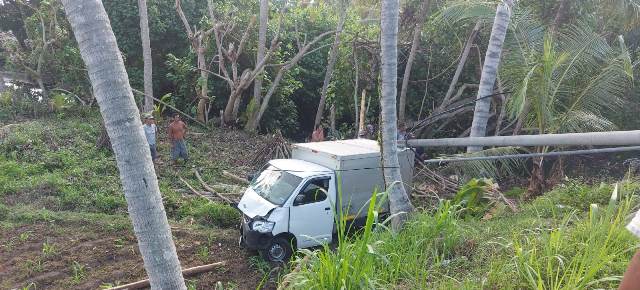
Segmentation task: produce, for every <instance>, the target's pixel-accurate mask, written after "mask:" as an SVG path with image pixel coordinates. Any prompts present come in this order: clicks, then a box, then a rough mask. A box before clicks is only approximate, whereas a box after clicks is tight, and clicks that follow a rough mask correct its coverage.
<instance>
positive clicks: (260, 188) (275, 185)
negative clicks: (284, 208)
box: [251, 166, 302, 205]
mask: <svg viewBox="0 0 640 290" xmlns="http://www.w3.org/2000/svg"><path fill="white" fill-rule="evenodd" d="M301 181H302V178H300V177H297V176H295V175H293V174H291V173H289V172H286V171H282V170H279V169H277V168H275V167H273V166H269V167H268V168H267V169H266V170H264V171H263V172H262V173H260V176H258V178H256V179H255V180H254V181H253V183H252V184H251V188H252V189H253V190H254V191H255V192H256V193H257V194H258V195H260V196H262V197H263V198H264V199H266V200H268V201H269V202H271V203H273V204H276V205H283V204H284V202H285V201H287V199H288V198H289V196H290V195H291V194H292V193H293V191H294V190H295V189H296V188H297V187H298V185H299V184H300V182H301Z"/></svg>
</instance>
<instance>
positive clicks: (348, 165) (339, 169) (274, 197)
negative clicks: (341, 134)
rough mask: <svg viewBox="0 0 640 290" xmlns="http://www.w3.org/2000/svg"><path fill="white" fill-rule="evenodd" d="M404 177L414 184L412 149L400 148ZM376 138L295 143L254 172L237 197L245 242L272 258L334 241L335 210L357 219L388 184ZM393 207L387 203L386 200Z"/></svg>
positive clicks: (361, 218)
mask: <svg viewBox="0 0 640 290" xmlns="http://www.w3.org/2000/svg"><path fill="white" fill-rule="evenodd" d="M398 157H399V160H400V167H401V171H402V179H403V180H402V181H403V183H404V185H405V187H406V188H407V190H410V187H411V180H412V177H413V159H414V154H413V151H411V150H410V149H406V148H399V153H398ZM382 174H383V173H382V166H381V159H380V148H379V145H378V143H377V142H376V141H373V140H367V139H354V140H342V141H327V142H315V143H303V144H294V145H293V146H292V158H291V159H276V160H271V161H269V162H268V163H267V165H266V166H265V168H264V170H263V171H262V172H260V173H258V174H256V175H255V177H253V178H252V182H251V185H250V186H249V187H248V188H247V190H246V192H245V193H244V195H243V196H242V199H241V200H240V202H239V203H238V209H239V210H240V211H242V213H243V218H242V223H241V229H240V232H241V237H240V243H241V245H243V246H244V247H246V248H249V249H253V250H258V251H260V253H261V254H262V256H263V257H265V258H266V259H267V260H270V261H285V260H287V259H289V257H290V256H291V254H292V253H293V251H294V250H295V249H296V248H309V247H314V246H319V245H322V244H325V243H331V242H333V241H334V236H335V233H336V231H337V229H336V221H337V219H336V216H338V217H341V216H344V217H346V219H347V221H348V222H349V223H355V224H358V223H359V222H360V221H363V220H364V219H365V218H366V214H367V205H368V201H369V200H370V198H371V196H372V194H373V193H374V192H376V191H377V192H382V191H384V190H385V186H384V179H383V175H382ZM383 211H384V212H382V213H381V214H385V213H388V204H387V205H386V206H384V209H383Z"/></svg>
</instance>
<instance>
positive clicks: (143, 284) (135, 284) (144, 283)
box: [107, 261, 227, 290]
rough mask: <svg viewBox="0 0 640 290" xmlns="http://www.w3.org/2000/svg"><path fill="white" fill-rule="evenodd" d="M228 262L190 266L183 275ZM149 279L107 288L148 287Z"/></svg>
mask: <svg viewBox="0 0 640 290" xmlns="http://www.w3.org/2000/svg"><path fill="white" fill-rule="evenodd" d="M226 264H227V262H226V261H222V262H217V263H213V264H208V265H202V266H197V267H193V268H188V269H183V270H182V276H184V277H189V276H193V275H197V274H200V273H205V272H210V271H212V270H213V269H215V268H217V267H219V266H224V265H226ZM149 286H150V284H149V279H144V280H141V281H138V282H133V283H130V284H125V285H120V286H117V287H112V288H108V289H107V290H124V289H128V290H132V289H141V288H146V287H149Z"/></svg>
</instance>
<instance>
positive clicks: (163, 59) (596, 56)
mask: <svg viewBox="0 0 640 290" xmlns="http://www.w3.org/2000/svg"><path fill="white" fill-rule="evenodd" d="M183 2H184V3H182V5H181V7H182V10H183V11H184V13H185V15H186V18H187V20H188V21H189V22H190V23H191V24H192V25H194V26H195V27H201V28H202V29H206V28H207V27H210V26H211V25H212V24H211V23H212V22H211V21H212V20H211V19H210V17H209V15H208V13H207V7H206V6H207V3H206V1H183ZM338 2H339V1H338ZM421 2H422V1H403V3H401V7H402V11H401V17H400V41H399V43H398V45H399V49H400V58H399V66H398V71H399V76H400V77H403V74H404V67H405V64H406V62H407V58H408V54H409V53H410V51H409V50H410V48H411V45H412V35H413V30H414V29H413V28H414V27H416V25H417V27H419V28H421V31H420V34H419V38H417V41H418V46H417V52H416V56H415V60H413V62H414V63H413V65H412V70H411V72H410V73H411V74H410V78H409V82H408V87H407V90H406V96H407V97H406V98H407V101H406V104H407V105H406V110H407V114H406V115H407V117H406V118H407V119H406V121H407V122H408V124H409V125H416V124H417V125H419V126H417V127H415V130H414V133H416V134H417V135H419V136H458V135H464V134H465V133H466V130H467V129H468V128H469V126H470V112H471V111H472V110H470V109H471V108H472V107H473V104H466V103H468V102H469V101H470V100H472V99H471V98H472V97H474V96H475V89H474V86H475V85H476V84H478V82H479V70H480V67H479V62H478V60H479V59H480V58H482V57H483V56H484V52H483V51H484V50H485V48H486V46H487V41H488V35H489V33H490V29H491V25H490V24H491V20H492V19H493V15H494V13H495V10H494V7H495V6H494V3H493V2H492V1H459V0H453V1H428V3H427V4H428V6H427V8H428V13H427V15H426V18H425V19H424V20H423V19H420V15H418V14H419V13H418V12H419V11H418V10H419V8H420V6H421ZM610 2H611V3H610ZM20 3H21V2H20V1H4V5H3V9H2V11H0V31H4V32H3V34H2V37H0V39H1V41H0V44H1V45H0V51H2V52H3V53H2V54H0V55H1V56H0V65H1V66H2V67H3V69H2V70H4V71H13V72H22V73H27V74H28V75H29V78H30V79H31V80H32V81H33V85H34V86H35V87H39V86H38V85H37V84H36V83H37V80H38V79H41V80H42V81H43V86H42V87H43V88H45V89H46V90H48V91H50V93H49V95H48V97H49V98H50V99H51V101H52V103H54V104H56V105H57V106H62V105H71V104H67V103H72V104H73V103H74V104H73V105H75V106H77V105H79V103H80V102H82V103H86V104H91V103H93V101H92V95H91V92H90V89H89V86H88V82H87V77H86V74H85V72H84V71H83V69H82V68H83V63H82V61H81V59H80V56H79V52H78V49H77V47H76V44H75V43H74V40H73V37H72V34H71V33H70V32H71V31H70V27H69V25H68V23H67V22H66V20H65V18H64V13H63V12H62V10H61V5H60V4H59V3H58V2H57V1H31V2H30V4H29V5H27V4H24V3H23V4H20ZM305 3H306V2H305V1H302V2H299V3H295V2H287V1H274V2H273V3H271V5H270V21H269V28H268V37H267V48H268V47H269V43H270V41H271V39H272V38H274V37H276V33H278V32H279V33H278V34H277V35H278V40H279V43H280V45H279V46H277V49H276V51H275V52H274V55H273V57H272V58H271V59H270V60H269V64H267V66H266V75H265V84H264V86H263V94H264V93H266V92H267V90H268V88H269V86H270V82H271V81H273V78H274V77H275V75H276V74H277V72H278V70H279V68H280V67H281V65H280V64H282V63H286V62H287V61H288V60H290V59H291V57H293V55H295V54H296V53H297V52H298V51H299V50H300V47H301V46H302V45H303V44H305V43H308V42H310V41H311V39H313V38H315V37H316V36H319V35H321V34H322V33H323V32H328V31H332V30H335V29H336V25H337V24H338V20H339V19H338V18H339V16H340V13H336V12H337V10H339V9H340V8H339V7H342V6H339V5H337V4H336V3H332V2H325V1H316V2H314V3H313V4H308V3H306V4H305ZM562 3H565V4H564V5H560V4H562ZM347 4H348V6H347V7H348V8H347V11H348V13H347V14H346V17H347V18H346V22H345V25H344V29H343V31H342V33H341V41H340V43H339V49H338V50H337V52H338V56H337V62H336V65H335V72H334V73H333V75H334V76H335V77H333V78H332V81H331V82H330V86H329V88H328V97H327V103H328V105H327V108H329V107H330V105H334V108H335V126H336V130H337V131H336V132H335V134H336V135H338V136H354V135H355V130H356V129H357V128H356V127H355V121H356V119H357V117H356V112H357V110H359V104H360V100H359V98H360V97H361V96H362V90H363V89H364V90H366V94H365V98H366V106H365V109H366V112H367V114H366V120H367V121H366V122H367V123H371V124H376V123H377V119H378V101H377V100H378V98H379V81H378V74H379V68H380V60H379V44H378V34H379V21H378V20H379V15H380V14H379V3H377V2H368V1H352V2H350V3H347ZM105 8H106V9H107V12H108V13H109V16H110V18H111V24H112V26H113V29H114V32H115V34H116V37H117V39H118V45H119V48H120V49H121V50H122V52H123V55H124V57H125V61H126V65H127V70H128V73H129V77H130V81H131V84H132V86H133V87H134V88H137V89H140V90H141V88H142V55H141V54H142V51H141V44H140V33H139V29H140V27H139V25H138V23H139V17H138V11H137V10H138V7H137V5H136V3H135V2H131V1H106V2H105ZM214 8H215V9H216V11H215V14H216V17H217V18H216V21H217V22H219V24H218V25H224V26H225V27H226V26H229V27H233V29H230V30H228V32H226V33H227V34H228V35H227V36H226V38H227V39H232V40H228V43H224V44H223V45H224V46H225V47H226V46H227V45H231V44H234V45H236V46H237V45H238V42H239V39H240V38H241V36H242V34H243V33H244V31H245V29H246V28H247V26H248V25H249V23H250V20H251V19H252V15H256V14H257V11H258V7H257V3H255V1H254V2H251V1H248V2H246V1H245V2H243V1H236V2H233V3H228V2H225V3H215V6H214ZM578 8H579V9H578ZM514 9H515V11H514V13H513V17H512V21H511V25H510V30H509V32H508V34H507V39H506V41H505V46H506V47H505V49H504V51H505V52H504V54H503V55H504V56H503V61H502V66H501V75H500V76H501V77H502V80H501V84H500V86H498V88H497V93H504V95H505V96H506V102H503V101H501V100H500V99H501V98H502V97H500V98H495V100H494V101H493V105H492V112H493V113H492V117H491V119H490V126H489V128H490V131H495V127H500V128H498V131H499V132H498V133H500V134H511V133H512V132H513V131H514V130H515V131H516V133H518V132H519V131H520V130H522V129H524V130H525V132H529V133H532V132H536V131H538V130H540V129H544V130H545V131H546V130H547V129H546V128H547V127H548V128H549V129H548V130H550V131H584V130H588V129H599V130H603V129H605V128H606V129H608V128H612V127H618V128H633V127H634V125H635V123H634V122H635V121H630V120H628V118H627V119H625V118H624V116H629V114H631V113H632V112H633V109H635V108H636V101H637V100H636V99H637V98H635V97H634V96H635V89H631V88H632V86H631V85H630V82H631V81H630V78H631V77H632V76H633V74H635V70H633V68H634V67H635V59H636V53H637V51H638V45H639V43H640V38H639V37H638V35H639V34H638V28H637V27H638V26H637V25H635V24H637V21H638V18H637V13H636V12H637V11H638V9H639V8H638V4H637V3H635V2H634V1H626V0H616V1H596V0H594V1H586V2H585V1H582V2H580V3H573V2H571V1H550V0H545V1H534V2H531V1H523V2H518V3H517V5H516V6H515V7H514ZM421 21H423V22H421ZM478 21H479V23H480V25H479V31H478V32H477V33H475V32H474V30H473V28H474V26H475V24H476V22H478ZM149 23H150V24H149V26H150V29H151V32H150V37H151V47H152V48H153V49H152V52H153V54H152V56H153V63H154V74H153V83H154V92H155V95H156V96H157V97H158V98H160V96H164V95H167V94H170V97H168V98H167V99H165V100H166V101H168V102H169V103H171V104H173V105H175V106H176V107H177V108H179V109H181V110H182V111H185V112H188V113H191V114H193V115H194V116H195V110H196V103H197V102H195V101H196V99H194V98H195V97H194V96H195V93H196V89H197V88H198V86H199V84H200V83H202V80H199V79H200V78H199V77H198V71H197V69H196V53H195V51H194V50H193V48H191V46H190V44H189V40H188V38H187V34H186V32H185V31H184V27H183V26H182V23H181V20H180V19H179V17H178V15H177V13H176V10H175V8H174V1H169V0H163V1H150V3H149ZM43 27H44V28H45V31H42V29H43ZM278 27H280V28H279V29H278ZM254 30H256V25H254V26H253V28H252V29H250V30H248V39H247V41H246V42H245V49H244V52H243V53H242V54H241V55H239V56H238V59H237V65H238V71H239V73H240V72H242V71H243V70H244V69H252V68H253V66H254V65H255V53H256V47H257V44H256V42H257V37H258V35H257V33H256V32H254ZM43 32H44V36H45V38H44V39H46V42H45V43H44V44H47V45H46V46H44V44H43V43H42V42H43V40H42V39H43V37H42V34H43ZM329 36H330V35H327V36H326V37H323V38H322V39H321V40H320V41H319V42H318V43H316V44H315V45H313V46H312V47H311V48H310V49H309V51H308V53H307V54H306V55H304V57H303V58H302V59H301V61H300V62H299V63H298V64H297V65H295V66H293V67H291V68H290V69H289V70H288V71H287V72H286V73H285V74H284V77H283V80H282V81H281V84H280V85H279V86H278V87H277V88H276V91H275V94H274V96H273V98H272V100H271V102H270V105H269V109H268V110H267V111H266V112H265V116H264V120H263V121H261V123H260V128H261V130H262V131H275V130H280V131H282V132H283V133H284V134H285V136H288V137H292V138H296V139H298V140H302V139H304V138H305V137H307V136H308V135H309V133H310V131H311V129H312V127H313V124H312V123H313V120H312V119H313V118H311V116H315V113H316V109H317V105H318V101H319V94H320V91H321V89H322V85H323V79H324V78H325V68H326V66H327V59H328V57H327V55H328V53H329V50H330V47H331V43H332V41H333V38H332V37H329ZM468 38H469V41H466V42H469V43H466V42H465V40H466V39H468ZM207 41H208V42H209V44H210V45H208V48H207V51H206V59H207V62H208V63H209V62H210V64H208V66H207V67H208V70H209V71H212V72H215V73H216V74H220V68H219V65H218V64H217V61H216V60H215V59H216V57H218V50H217V46H216V45H217V44H216V41H215V40H214V38H213V37H210V38H208V39H207ZM465 45H472V47H471V48H472V49H470V52H469V54H468V55H467V56H465V57H461V54H462V52H463V50H464V48H465ZM43 48H44V49H43ZM62 60H64V61H62ZM459 63H461V64H462V67H461V68H462V70H461V71H460V77H459V78H458V79H453V77H454V73H455V70H456V68H457V65H458V64H459ZM228 65H229V64H227V66H228ZM632 70H633V71H632ZM565 71H566V72H568V74H566V73H565ZM576 72H580V73H579V74H578V75H575V73H576ZM620 73H621V74H622V75H621V76H620V75H616V74H620ZM216 74H209V75H208V90H209V92H208V96H210V97H211V100H210V101H211V108H210V109H209V110H208V111H209V114H210V117H211V118H214V117H219V114H218V113H219V112H220V110H222V109H224V108H225V105H226V103H227V98H228V97H229V94H230V88H229V86H228V84H227V83H226V82H225V81H224V80H223V79H222V78H220V77H219V76H216ZM562 74H566V75H565V76H564V77H560V76H561V75H562ZM552 75H553V77H551V76H552ZM549 77H551V79H545V78H549ZM356 85H357V89H356V88H355V86H356ZM541 86H542V87H545V86H546V87H549V88H552V87H554V86H559V87H558V88H557V89H550V90H547V91H545V93H544V94H541V93H539V92H538V90H537V88H540V87H541ZM527 87H528V88H530V89H529V90H527V89H526V88H527ZM636 87H637V86H636ZM575 88H583V90H574V89H575ZM398 89H399V90H400V88H398ZM251 91H252V90H251V89H247V90H245V91H244V93H243V96H242V97H241V100H242V102H241V103H242V104H241V106H240V114H239V122H240V123H239V124H237V125H238V126H242V125H243V124H244V122H246V118H247V114H249V113H250V112H249V111H251V110H254V109H255V108H254V107H252V106H254V105H255V104H251V99H252V98H251V97H252V96H251V95H252V92H251ZM458 92H459V93H460V94H461V95H460V96H457V97H455V95H456V94H457V93H458ZM603 94H604V95H606V96H607V98H609V97H615V98H616V100H618V101H616V102H609V103H607V105H606V106H605V104H603V103H602V100H601V99H598V98H603V97H604V96H603ZM594 95H595V96H594ZM598 96H600V97H598ZM138 97H139V100H140V101H142V97H141V96H138ZM451 97H455V98H454V99H453V100H451ZM447 98H449V100H447ZM3 100H4V101H3V103H4V104H5V106H7V105H9V104H11V106H13V107H14V108H16V106H17V108H20V106H25V104H24V103H23V102H24V101H26V102H28V103H27V104H26V106H27V107H28V108H32V107H33V106H35V105H36V104H33V102H32V101H33V97H32V96H30V94H28V93H27V94H18V96H15V97H13V99H12V98H11V97H10V96H8V95H5V96H4V97H3ZM534 100H535V101H534ZM576 100H580V102H579V103H577V104H575V105H574V106H572V105H571V103H572V102H576ZM540 102H542V103H540ZM39 103H40V104H41V105H42V108H41V110H44V109H45V108H46V107H47V106H46V104H47V103H49V101H48V100H43V101H41V102H39ZM525 103H530V104H532V105H535V104H546V105H544V106H543V107H540V106H538V105H535V106H531V107H529V106H528V105H525ZM461 104H466V105H464V106H462V107H461V108H457V106H459V105H461ZM622 104H624V105H622ZM594 105H599V106H594ZM621 105H622V106H621ZM17 108H16V109H17ZM451 108H457V109H455V110H453V111H452V112H449V113H447V114H445V115H444V116H440V117H435V115H437V114H436V113H440V112H442V111H444V110H446V109H451ZM503 108H506V109H507V110H506V114H504V110H503ZM545 109H547V110H548V111H549V112H550V113H549V114H551V115H548V116H541V117H544V118H545V120H542V119H540V118H538V120H537V121H535V120H534V119H532V118H528V117H527V116H533V113H534V112H536V111H537V110H545ZM529 110H531V114H530V115H528V114H526V113H528V112H529ZM20 111H24V110H20ZM29 111H33V112H34V113H35V112H38V110H35V109H34V110H29ZM330 111H331V110H329V109H327V110H325V114H324V116H325V121H324V122H325V123H326V124H327V126H329V125H330V123H331V122H330V121H331V120H330V119H331V118H330V115H331V113H330ZM501 111H502V112H503V113H501ZM523 111H525V112H524V113H523ZM6 113H7V112H5V114H6ZM567 115H568V116H567ZM428 116H432V118H428V119H425V117H428ZM443 117H446V118H443ZM453 117H455V119H456V120H458V121H457V122H451V121H450V120H451V119H453ZM623 120H627V122H622V121H623ZM418 121H423V122H418ZM517 121H520V122H517ZM541 122H545V123H549V124H548V125H544V127H545V128H540V124H541ZM558 122H563V123H566V124H559V123H558ZM581 124H585V126H579V125H581ZM427 125H428V126H427Z"/></svg>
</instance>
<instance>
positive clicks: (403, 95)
mask: <svg viewBox="0 0 640 290" xmlns="http://www.w3.org/2000/svg"><path fill="white" fill-rule="evenodd" d="M429 2H430V1H429V0H424V1H422V5H420V12H419V13H420V14H419V15H418V18H416V24H415V27H414V28H413V40H412V41H411V51H409V57H408V58H407V64H406V65H405V67H404V75H403V76H402V88H401V89H400V106H399V108H398V119H399V122H400V123H404V122H405V121H406V112H407V89H408V87H409V79H410V77H411V67H412V66H413V61H414V60H415V59H416V52H417V51H418V47H419V46H420V34H421V32H422V25H423V24H424V22H425V21H426V19H427V12H428V11H429Z"/></svg>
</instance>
